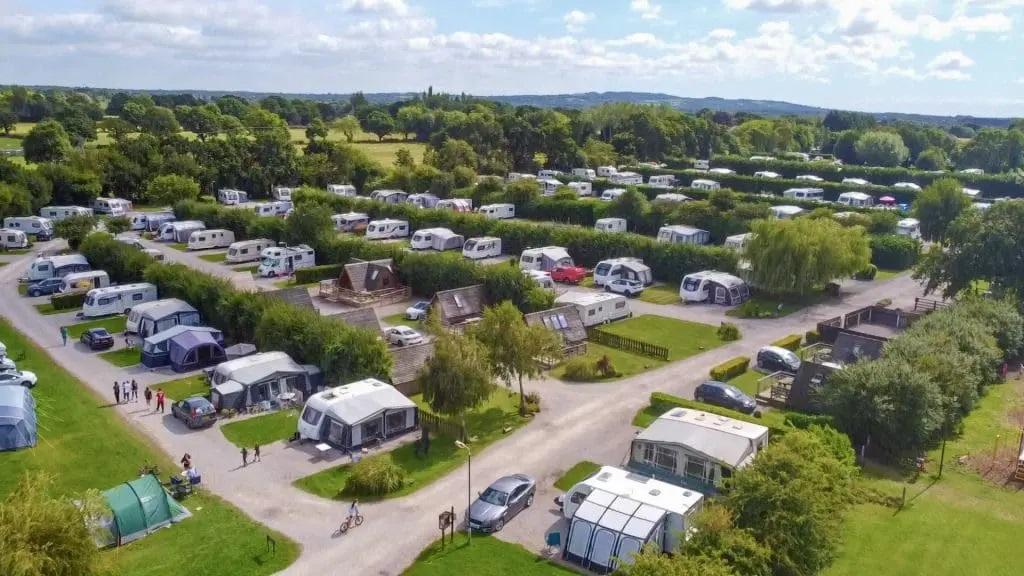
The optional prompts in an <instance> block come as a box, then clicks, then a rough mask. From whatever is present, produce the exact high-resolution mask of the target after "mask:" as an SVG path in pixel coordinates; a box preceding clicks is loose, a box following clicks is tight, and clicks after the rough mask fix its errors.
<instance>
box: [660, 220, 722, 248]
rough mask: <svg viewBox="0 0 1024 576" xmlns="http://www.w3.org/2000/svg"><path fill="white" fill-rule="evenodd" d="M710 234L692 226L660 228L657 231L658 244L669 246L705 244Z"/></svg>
mask: <svg viewBox="0 0 1024 576" xmlns="http://www.w3.org/2000/svg"><path fill="white" fill-rule="evenodd" d="M710 241H711V233H710V232H708V231H707V230H701V229H700V228H694V227H693V226H682V225H678V224H677V225H674V226H662V227H661V228H659V229H658V242H667V243H669V244H707V243H708V242H710Z"/></svg>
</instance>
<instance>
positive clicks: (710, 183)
mask: <svg viewBox="0 0 1024 576" xmlns="http://www.w3.org/2000/svg"><path fill="white" fill-rule="evenodd" d="M721 187H722V185H721V184H719V183H718V182H715V181H714V180H708V179H706V178H697V179H696V180H694V181H693V182H690V188H693V189H694V190H707V191H709V192H710V191H712V190H718V189H719V188H721Z"/></svg>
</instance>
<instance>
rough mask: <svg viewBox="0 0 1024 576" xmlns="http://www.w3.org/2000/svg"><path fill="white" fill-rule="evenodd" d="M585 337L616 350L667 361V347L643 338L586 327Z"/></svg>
mask: <svg viewBox="0 0 1024 576" xmlns="http://www.w3.org/2000/svg"><path fill="white" fill-rule="evenodd" d="M587 338H588V339H589V340H590V341H591V342H594V343H597V344H603V345H605V346H610V347H612V348H616V349H618V350H625V351H626V352H633V353H634V354H640V355H643V356H650V357H651V358H657V359H658V360H665V361H666V362H667V361H668V348H666V347H664V346H658V345H657V344H651V343H649V342H644V341H643V340H637V339H635V338H627V337H625V336H619V335H618V334H611V333H610V332H602V331H601V330H599V329H597V328H587Z"/></svg>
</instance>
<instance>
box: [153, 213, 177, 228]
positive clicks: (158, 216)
mask: <svg viewBox="0 0 1024 576" xmlns="http://www.w3.org/2000/svg"><path fill="white" fill-rule="evenodd" d="M174 220H175V218H174V214H172V213H170V212H151V213H149V214H147V215H146V230H147V231H148V232H159V231H160V227H161V226H163V225H164V224H166V223H167V222H174Z"/></svg>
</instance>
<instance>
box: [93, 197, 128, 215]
mask: <svg viewBox="0 0 1024 576" xmlns="http://www.w3.org/2000/svg"><path fill="white" fill-rule="evenodd" d="M92 209H93V212H95V213H97V214H108V215H110V216H124V215H125V214H127V213H128V212H130V211H131V209H132V203H131V202H130V201H128V200H125V199H124V198H97V199H95V200H93V201H92Z"/></svg>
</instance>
